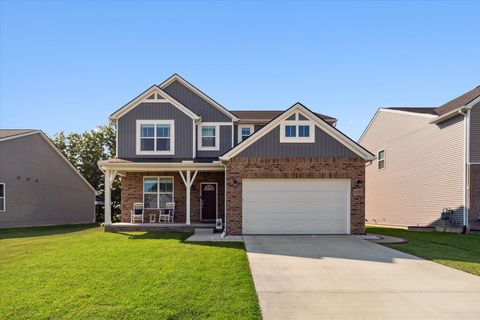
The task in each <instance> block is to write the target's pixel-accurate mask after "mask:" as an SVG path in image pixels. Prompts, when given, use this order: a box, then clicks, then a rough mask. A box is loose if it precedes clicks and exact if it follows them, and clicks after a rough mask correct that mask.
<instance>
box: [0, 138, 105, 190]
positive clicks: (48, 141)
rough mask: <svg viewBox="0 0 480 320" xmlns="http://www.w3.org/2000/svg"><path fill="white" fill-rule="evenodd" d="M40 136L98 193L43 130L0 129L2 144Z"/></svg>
mask: <svg viewBox="0 0 480 320" xmlns="http://www.w3.org/2000/svg"><path fill="white" fill-rule="evenodd" d="M34 134H38V135H40V137H42V138H43V140H45V141H46V142H47V144H48V145H49V146H50V147H51V148H52V149H53V150H54V151H55V152H56V153H57V154H58V155H59V156H60V157H61V158H62V159H63V161H65V162H66V163H67V165H68V166H69V167H70V168H71V169H72V170H73V172H75V173H76V174H77V175H78V176H79V177H80V179H82V181H83V182H84V183H85V184H86V185H87V186H88V187H89V188H90V189H92V191H93V192H95V193H96V190H95V188H93V187H92V185H91V184H90V183H89V182H88V181H87V179H85V177H84V176H82V175H81V174H80V172H78V170H77V169H76V168H75V167H74V166H73V165H72V164H71V163H70V161H68V160H67V158H65V156H64V155H63V153H61V152H60V150H58V149H57V147H56V146H55V145H54V144H53V142H52V141H51V140H50V139H49V138H48V137H47V136H46V134H45V133H43V132H42V131H41V130H33V129H0V142H3V141H8V140H13V139H19V138H22V137H26V136H30V135H34Z"/></svg>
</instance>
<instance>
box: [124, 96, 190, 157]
mask: <svg viewBox="0 0 480 320" xmlns="http://www.w3.org/2000/svg"><path fill="white" fill-rule="evenodd" d="M137 120H174V121H175V154H173V155H137V154H136V140H137V132H136V130H137ZM192 131H193V120H192V118H190V117H189V116H188V115H187V114H186V113H184V112H183V111H181V110H179V109H178V108H177V107H175V106H173V105H172V104H170V103H153V102H148V103H146V102H144V103H141V104H139V105H138V106H137V107H136V108H133V109H132V110H130V111H129V112H127V113H126V114H125V115H123V116H122V117H121V118H120V119H118V157H119V158H121V159H132V158H179V159H192V156H193V132H192Z"/></svg>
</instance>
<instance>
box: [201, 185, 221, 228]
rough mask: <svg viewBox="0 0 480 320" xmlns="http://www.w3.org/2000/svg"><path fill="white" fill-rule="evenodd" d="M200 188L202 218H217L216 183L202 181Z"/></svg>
mask: <svg viewBox="0 0 480 320" xmlns="http://www.w3.org/2000/svg"><path fill="white" fill-rule="evenodd" d="M201 188H202V189H201V195H200V199H201V200H200V205H201V206H202V208H201V213H202V220H215V219H216V218H217V185H216V184H215V183H202V184H201Z"/></svg>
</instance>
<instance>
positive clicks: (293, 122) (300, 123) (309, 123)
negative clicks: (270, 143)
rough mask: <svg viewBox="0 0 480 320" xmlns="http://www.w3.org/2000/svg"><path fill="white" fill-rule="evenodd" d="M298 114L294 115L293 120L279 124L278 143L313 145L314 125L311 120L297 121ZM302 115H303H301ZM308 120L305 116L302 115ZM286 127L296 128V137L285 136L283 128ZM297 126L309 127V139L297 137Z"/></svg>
mask: <svg viewBox="0 0 480 320" xmlns="http://www.w3.org/2000/svg"><path fill="white" fill-rule="evenodd" d="M298 115H299V112H296V113H295V120H287V119H285V120H283V121H282V122H281V123H280V143H315V124H314V123H313V121H311V120H299V116H298ZM302 115H303V114H302ZM303 116H304V117H305V118H307V119H308V117H307V116H305V115H303ZM286 126H296V127H297V129H296V132H297V136H296V137H287V136H285V127H286ZM298 126H309V128H310V129H309V130H310V136H309V137H299V136H298V135H299V132H300V131H299V130H298Z"/></svg>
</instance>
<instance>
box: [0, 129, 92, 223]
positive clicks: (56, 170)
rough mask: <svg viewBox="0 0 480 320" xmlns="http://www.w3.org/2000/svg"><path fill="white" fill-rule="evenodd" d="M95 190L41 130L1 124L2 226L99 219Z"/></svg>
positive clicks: (0, 194)
mask: <svg viewBox="0 0 480 320" xmlns="http://www.w3.org/2000/svg"><path fill="white" fill-rule="evenodd" d="M94 202H95V190H94V189H93V188H92V186H90V184H88V182H87V181H86V180H85V179H84V178H83V177H82V176H81V175H80V173H79V172H78V171H77V170H76V169H75V168H74V167H73V166H72V165H71V164H70V162H68V160H67V159H66V158H65V157H64V156H63V155H62V154H61V152H60V151H58V149H57V148H55V146H54V145H53V143H52V142H51V141H50V139H49V138H48V137H47V136H45V134H44V133H43V132H41V131H39V130H16V129H14V130H10V129H8V130H7V129H0V228H1V227H27V226H45V225H60V224H80V223H93V222H95V210H94Z"/></svg>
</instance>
